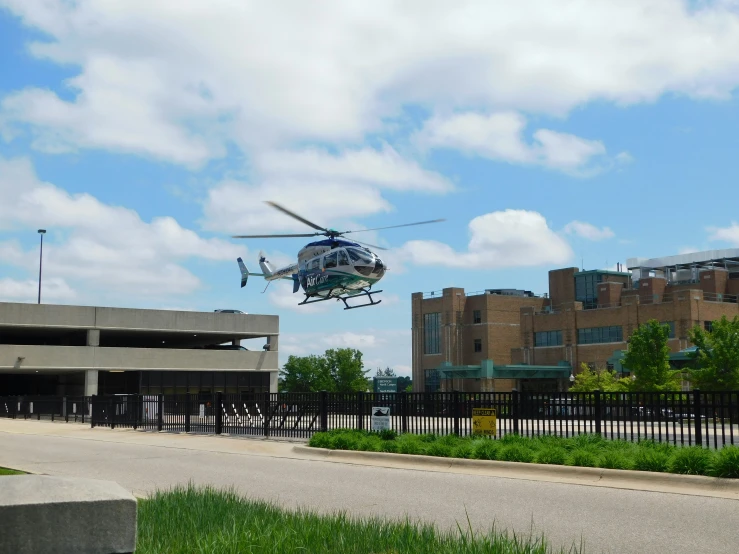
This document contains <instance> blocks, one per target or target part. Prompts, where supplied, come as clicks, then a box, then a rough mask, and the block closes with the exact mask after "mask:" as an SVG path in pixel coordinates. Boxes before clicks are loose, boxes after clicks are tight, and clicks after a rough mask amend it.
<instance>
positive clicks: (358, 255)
mask: <svg viewBox="0 0 739 554" xmlns="http://www.w3.org/2000/svg"><path fill="white" fill-rule="evenodd" d="M347 251H348V252H349V257H350V258H351V259H352V262H353V263H364V264H374V263H375V262H374V261H373V260H372V257H371V256H369V255H368V254H367V253H365V252H362V251H361V250H359V249H358V248H347Z"/></svg>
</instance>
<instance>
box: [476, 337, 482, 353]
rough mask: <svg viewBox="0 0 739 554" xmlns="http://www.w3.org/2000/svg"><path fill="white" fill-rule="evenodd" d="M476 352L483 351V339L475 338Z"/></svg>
mask: <svg viewBox="0 0 739 554" xmlns="http://www.w3.org/2000/svg"><path fill="white" fill-rule="evenodd" d="M475 352H482V339H475Z"/></svg>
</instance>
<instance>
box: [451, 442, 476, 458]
mask: <svg viewBox="0 0 739 554" xmlns="http://www.w3.org/2000/svg"><path fill="white" fill-rule="evenodd" d="M452 457H453V458H462V459H469V458H472V444H471V443H469V442H463V443H461V444H460V445H459V446H457V447H456V448H453V449H452Z"/></svg>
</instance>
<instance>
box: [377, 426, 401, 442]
mask: <svg viewBox="0 0 739 554" xmlns="http://www.w3.org/2000/svg"><path fill="white" fill-rule="evenodd" d="M397 437H398V433H397V432H396V431H395V430H394V429H383V430H382V431H380V438H381V439H382V440H384V441H393V440H395V439H396V438H397Z"/></svg>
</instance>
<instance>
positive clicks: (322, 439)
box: [308, 433, 331, 448]
mask: <svg viewBox="0 0 739 554" xmlns="http://www.w3.org/2000/svg"><path fill="white" fill-rule="evenodd" d="M308 446H312V447H314V448H331V435H329V434H328V433H316V434H315V435H313V436H312V437H311V438H310V440H309V441H308Z"/></svg>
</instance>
